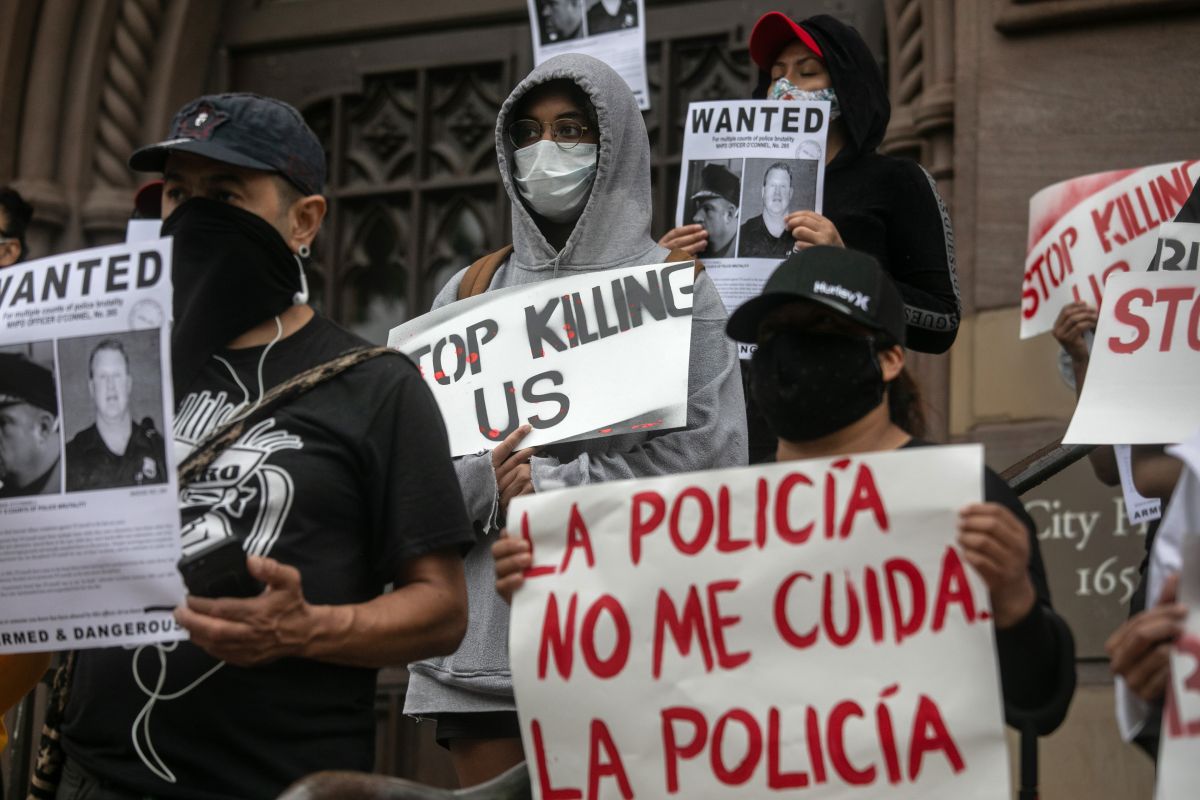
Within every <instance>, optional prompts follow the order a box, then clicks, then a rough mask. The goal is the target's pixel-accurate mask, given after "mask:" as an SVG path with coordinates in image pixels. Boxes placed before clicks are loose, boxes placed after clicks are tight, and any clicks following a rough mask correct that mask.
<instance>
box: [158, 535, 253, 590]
mask: <svg viewBox="0 0 1200 800" xmlns="http://www.w3.org/2000/svg"><path fill="white" fill-rule="evenodd" d="M178 567H179V574H181V575H182V576H183V583H184V585H186V586H187V588H188V592H190V593H191V594H194V595H196V596H197V597H253V596H254V595H256V594H258V593H259V592H261V591H262V590H263V584H262V583H260V582H258V581H257V580H255V579H254V578H253V577H251V575H250V571H249V569H247V567H246V551H245V550H243V549H242V542H241V540H240V539H238V538H237V537H236V536H226V537H224V538H223V539H220V540H218V541H216V542H214V543H213V544H210V545H208V546H207V547H205V548H204V549H202V550H197V551H196V552H195V553H192V554H191V555H186V556H184V557H183V558H181V559H179V564H178Z"/></svg>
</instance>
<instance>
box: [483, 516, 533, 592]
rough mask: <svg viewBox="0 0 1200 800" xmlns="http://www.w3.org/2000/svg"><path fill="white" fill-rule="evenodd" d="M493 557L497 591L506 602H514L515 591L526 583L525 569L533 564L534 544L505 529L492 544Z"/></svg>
mask: <svg viewBox="0 0 1200 800" xmlns="http://www.w3.org/2000/svg"><path fill="white" fill-rule="evenodd" d="M492 558H493V559H494V560H495V562H496V592H497V593H498V594H499V595H500V596H501V597H502V598H504V602H506V603H512V596H513V592H515V591H516V590H517V589H520V588H521V587H522V586H524V585H525V570H527V569H529V568H530V567H531V566H533V545H532V544H530V543H529V540H528V539H521V538H517V537H515V536H509V535H508V531H507V530H503V531H500V538H499V540H497V541H496V543H495V544H494V545H492Z"/></svg>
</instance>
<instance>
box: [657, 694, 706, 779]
mask: <svg viewBox="0 0 1200 800" xmlns="http://www.w3.org/2000/svg"><path fill="white" fill-rule="evenodd" d="M659 716H660V718H661V719H662V739H663V762H664V766H665V768H666V771H667V792H668V793H669V794H675V793H676V792H678V791H679V760H680V759H692V758H695V757H696V756H698V755H700V751H702V750H703V749H704V743H705V742H706V741H707V740H708V721H707V720H706V719H704V715H703V714H701V713H700V712H699V711H697V710H696V709H694V708H687V707H685V706H674V707H672V708H664V709H663V710H662V711H661V712H660V715H659ZM676 722H687V723H690V724H691V726H692V739H691V741H690V742H688V743H687V744H682V745H681V744H680V743H679V742H678V740H676V738H675V723H676Z"/></svg>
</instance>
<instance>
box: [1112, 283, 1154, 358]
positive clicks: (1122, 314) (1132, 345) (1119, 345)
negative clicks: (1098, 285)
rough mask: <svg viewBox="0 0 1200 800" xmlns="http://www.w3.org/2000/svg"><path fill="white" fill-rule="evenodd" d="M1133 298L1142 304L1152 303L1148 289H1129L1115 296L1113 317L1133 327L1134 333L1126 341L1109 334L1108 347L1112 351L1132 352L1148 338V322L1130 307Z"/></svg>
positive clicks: (1152, 299) (1152, 297)
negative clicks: (1130, 338)
mask: <svg viewBox="0 0 1200 800" xmlns="http://www.w3.org/2000/svg"><path fill="white" fill-rule="evenodd" d="M1135 300H1137V301H1140V303H1141V304H1142V305H1143V306H1150V305H1152V304H1153V303H1154V295H1152V294H1151V293H1150V290H1149V289H1130V290H1129V291H1128V292H1126V293H1125V294H1123V295H1121V296H1120V297H1118V298H1117V302H1116V304H1115V305H1114V306H1113V317H1114V318H1115V319H1116V320H1117V322H1119V323H1120V324H1122V325H1128V326H1129V327H1131V328H1133V329H1134V330H1135V331H1136V333H1135V335H1134V337H1133V339H1132V340H1130V341H1128V342H1125V341H1122V340H1121V339H1120V337H1117V336H1110V337H1109V338H1108V348H1109V349H1110V350H1112V351H1113V352H1114V353H1132V352H1134V351H1135V350H1138V349H1140V348H1141V346H1142V345H1143V344H1145V343H1146V340H1147V339H1149V338H1150V323H1148V322H1146V320H1145V319H1144V318H1143V317H1140V316H1138V315H1137V314H1136V313H1134V311H1133V309H1132V308H1131V306H1132V305H1133V302H1134V301H1135Z"/></svg>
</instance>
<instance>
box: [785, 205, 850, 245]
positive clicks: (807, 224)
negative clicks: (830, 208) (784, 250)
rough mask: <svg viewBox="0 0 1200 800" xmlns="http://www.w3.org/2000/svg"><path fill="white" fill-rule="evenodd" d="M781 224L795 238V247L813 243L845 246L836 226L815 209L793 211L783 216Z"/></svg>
mask: <svg viewBox="0 0 1200 800" xmlns="http://www.w3.org/2000/svg"><path fill="white" fill-rule="evenodd" d="M783 224H784V225H786V226H787V229H788V231H790V232H791V234H792V238H794V239H795V240H796V244H795V249H796V250H803V249H804V248H806V247H812V246H813V245H815V244H827V245H832V246H834V247H845V246H846V245H845V243H844V242H843V241H842V235H841V234H840V233H838V229H837V226H835V225H834V224H833V222H831V221H830V219H829V218H828V217H824V216H821V215H820V214H819V213H817V212H816V211H793V212H792V213H791V214H788V215H787V216H786V217H784V218H783Z"/></svg>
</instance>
